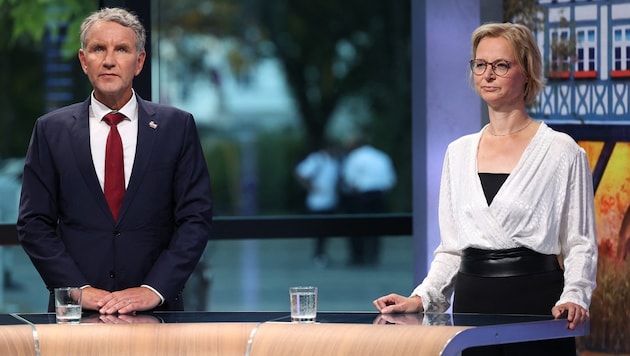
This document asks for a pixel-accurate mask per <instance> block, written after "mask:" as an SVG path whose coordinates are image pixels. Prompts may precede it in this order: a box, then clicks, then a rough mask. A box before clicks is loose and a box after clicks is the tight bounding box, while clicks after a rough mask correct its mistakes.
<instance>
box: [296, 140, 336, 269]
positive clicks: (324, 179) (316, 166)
mask: <svg viewBox="0 0 630 356" xmlns="http://www.w3.org/2000/svg"><path fill="white" fill-rule="evenodd" d="M295 176H296V179H297V180H298V182H299V183H300V185H301V186H302V187H303V188H304V189H305V190H306V204H305V205H306V210H307V212H308V214H334V213H336V211H337V206H338V203H339V197H338V189H337V188H338V181H339V157H338V155H337V152H336V149H335V146H334V145H333V143H332V142H326V143H325V144H324V146H323V147H322V148H321V149H319V150H317V151H315V152H312V153H310V154H309V155H307V156H306V158H304V159H303V160H302V161H301V162H300V163H298V164H297V166H296V167H295ZM314 260H315V264H316V265H317V266H319V267H326V265H327V264H328V256H327V254H326V238H325V237H322V236H319V237H317V241H316V245H315V253H314Z"/></svg>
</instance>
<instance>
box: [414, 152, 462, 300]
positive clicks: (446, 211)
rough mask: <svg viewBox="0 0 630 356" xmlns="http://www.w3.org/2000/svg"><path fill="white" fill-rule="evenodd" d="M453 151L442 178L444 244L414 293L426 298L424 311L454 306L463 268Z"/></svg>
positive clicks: (440, 198) (440, 220) (441, 218)
mask: <svg viewBox="0 0 630 356" xmlns="http://www.w3.org/2000/svg"><path fill="white" fill-rule="evenodd" d="M449 163H450V160H449V150H447V152H446V156H445V159H444V166H443V168H442V177H441V181H440V197H439V222H440V235H441V240H440V245H439V246H438V247H437V249H436V250H435V252H434V259H433V262H431V267H430V268H429V273H428V274H427V276H426V278H425V279H424V280H423V281H422V283H421V284H420V285H418V286H417V287H416V288H415V289H414V290H413V292H412V295H418V296H420V297H421V298H422V303H423V307H424V311H426V312H444V311H446V310H447V309H448V308H449V307H450V304H451V303H450V300H451V295H452V294H453V286H454V280H455V276H456V275H457V271H458V270H459V264H460V259H461V257H460V252H459V251H458V249H457V235H456V229H455V220H454V215H453V209H454V206H453V203H454V202H455V201H454V200H453V199H454V198H455V197H453V196H452V186H451V179H452V177H453V173H452V172H451V167H450V164H449Z"/></svg>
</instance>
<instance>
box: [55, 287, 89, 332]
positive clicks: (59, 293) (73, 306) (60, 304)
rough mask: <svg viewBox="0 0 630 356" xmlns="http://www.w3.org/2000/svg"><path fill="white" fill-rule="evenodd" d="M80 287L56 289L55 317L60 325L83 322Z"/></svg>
mask: <svg viewBox="0 0 630 356" xmlns="http://www.w3.org/2000/svg"><path fill="white" fill-rule="evenodd" d="M82 292H83V291H82V290H81V288H78V287H62V288H55V315H56V317H57V323H58V324H78V323H79V322H80V321H81V297H82V294H83V293H82Z"/></svg>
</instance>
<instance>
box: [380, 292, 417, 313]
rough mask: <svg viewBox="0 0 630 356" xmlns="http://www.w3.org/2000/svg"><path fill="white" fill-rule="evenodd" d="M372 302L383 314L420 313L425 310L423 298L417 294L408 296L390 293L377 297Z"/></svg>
mask: <svg viewBox="0 0 630 356" xmlns="http://www.w3.org/2000/svg"><path fill="white" fill-rule="evenodd" d="M372 304H374V307H375V308H376V309H377V310H378V311H379V312H381V313H382V314H390V313H420V312H422V311H424V308H423V306H422V299H421V298H420V297H419V296H417V295H414V296H412V297H409V298H407V297H403V296H401V295H398V294H389V295H386V296H384V297H380V298H378V299H376V300H375V301H373V302H372Z"/></svg>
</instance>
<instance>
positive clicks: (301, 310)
mask: <svg viewBox="0 0 630 356" xmlns="http://www.w3.org/2000/svg"><path fill="white" fill-rule="evenodd" d="M289 297H290V298H291V321H293V322H298V323H314V322H315V317H316V316H317V287H313V286H304V287H290V288H289Z"/></svg>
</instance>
